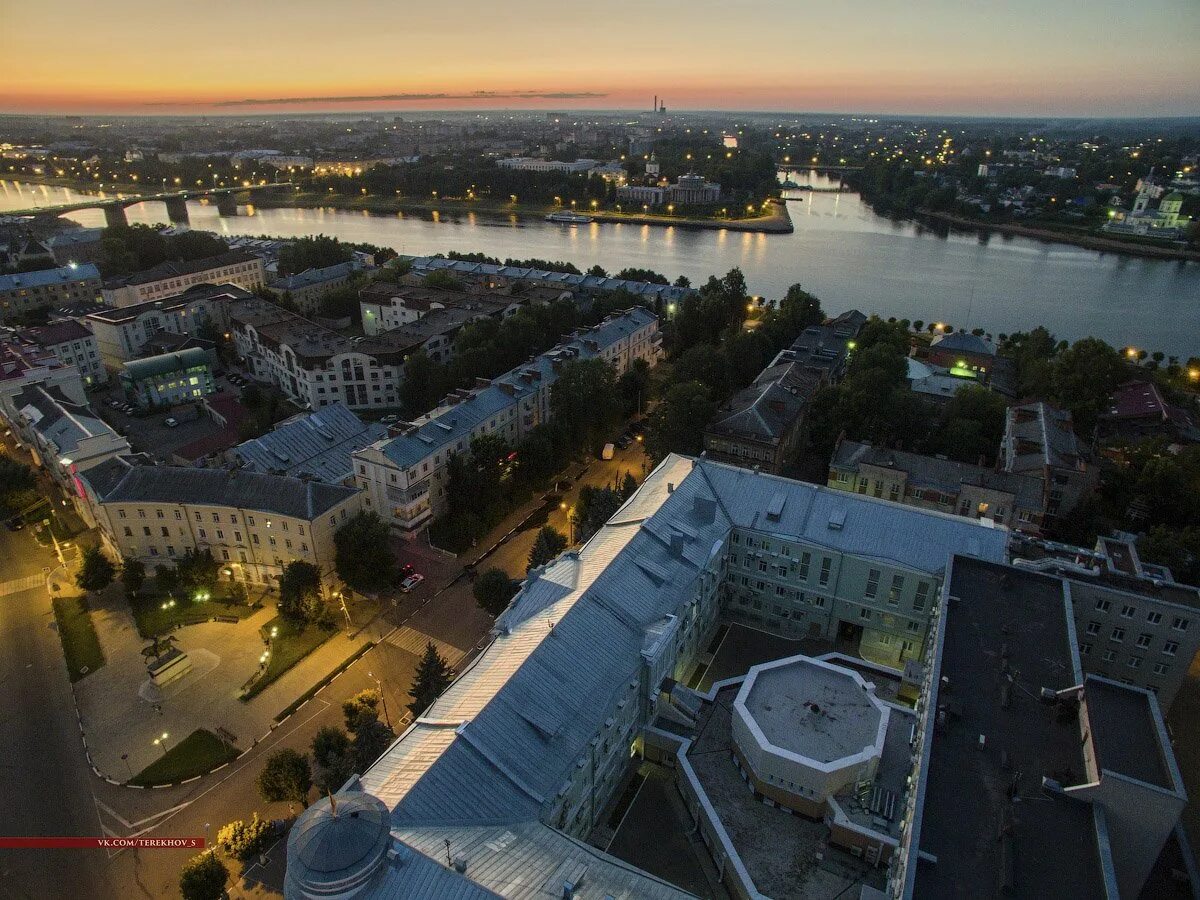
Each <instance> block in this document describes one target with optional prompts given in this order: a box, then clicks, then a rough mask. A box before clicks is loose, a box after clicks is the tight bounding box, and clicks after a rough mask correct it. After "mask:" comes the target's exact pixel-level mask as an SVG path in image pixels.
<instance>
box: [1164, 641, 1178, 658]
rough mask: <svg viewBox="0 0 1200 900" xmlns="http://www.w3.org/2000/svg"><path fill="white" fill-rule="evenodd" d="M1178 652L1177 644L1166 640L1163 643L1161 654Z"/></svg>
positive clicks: (1167, 654) (1166, 654) (1171, 654)
mask: <svg viewBox="0 0 1200 900" xmlns="http://www.w3.org/2000/svg"><path fill="white" fill-rule="evenodd" d="M1178 652H1179V645H1178V644H1177V643H1175V642H1174V641H1167V642H1166V643H1165V644H1163V656H1174V655H1175V654H1176V653H1178Z"/></svg>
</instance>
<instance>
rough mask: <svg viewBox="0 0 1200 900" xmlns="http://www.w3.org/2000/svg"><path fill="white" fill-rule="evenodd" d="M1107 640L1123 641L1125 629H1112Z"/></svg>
mask: <svg viewBox="0 0 1200 900" xmlns="http://www.w3.org/2000/svg"><path fill="white" fill-rule="evenodd" d="M1109 640H1110V641H1117V642H1120V641H1123V640H1125V629H1124V628H1114V629H1113V630H1112V635H1111V636H1110V637H1109Z"/></svg>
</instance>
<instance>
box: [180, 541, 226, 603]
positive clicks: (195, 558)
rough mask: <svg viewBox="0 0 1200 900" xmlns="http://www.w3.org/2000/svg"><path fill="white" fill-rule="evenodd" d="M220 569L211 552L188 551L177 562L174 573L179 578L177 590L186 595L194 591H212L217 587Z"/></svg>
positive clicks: (192, 549)
mask: <svg viewBox="0 0 1200 900" xmlns="http://www.w3.org/2000/svg"><path fill="white" fill-rule="evenodd" d="M220 570H221V567H220V565H219V564H218V563H217V560H216V558H215V557H214V556H213V555H212V551H211V550H208V549H205V550H197V549H194V548H190V549H188V550H187V551H186V552H185V553H184V554H183V556H182V557H181V558H180V560H179V562H177V563H176V564H175V571H176V573H177V575H178V577H179V589H180V590H182V591H185V592H187V593H195V592H196V591H208V592H211V591H213V590H214V589H215V588H216V586H217V579H218V577H219V576H220Z"/></svg>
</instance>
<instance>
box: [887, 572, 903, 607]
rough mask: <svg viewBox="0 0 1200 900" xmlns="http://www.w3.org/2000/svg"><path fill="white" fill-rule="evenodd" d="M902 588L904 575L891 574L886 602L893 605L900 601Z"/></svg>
mask: <svg viewBox="0 0 1200 900" xmlns="http://www.w3.org/2000/svg"><path fill="white" fill-rule="evenodd" d="M903 590H904V576H903V575H893V576H892V586H891V588H889V589H888V603H890V604H891V605H892V606H895V605H896V604H897V603H899V602H900V594H901V592H902V591H903Z"/></svg>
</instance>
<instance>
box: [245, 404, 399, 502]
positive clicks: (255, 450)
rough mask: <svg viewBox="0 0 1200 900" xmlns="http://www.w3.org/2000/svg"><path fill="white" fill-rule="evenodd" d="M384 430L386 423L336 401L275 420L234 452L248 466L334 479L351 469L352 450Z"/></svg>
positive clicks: (384, 431)
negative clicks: (366, 418) (365, 418)
mask: <svg viewBox="0 0 1200 900" xmlns="http://www.w3.org/2000/svg"><path fill="white" fill-rule="evenodd" d="M386 435H387V426H385V425H381V424H379V423H377V422H364V421H363V420H362V419H360V418H359V417H358V416H356V415H355V414H354V413H352V412H351V411H350V409H349V408H348V407H347V406H346V405H345V404H344V403H342V402H341V401H338V402H337V403H331V404H330V405H329V406H323V407H321V409H319V410H317V411H315V412H311V413H305V414H302V415H299V416H294V417H293V418H291V419H288V420H287V421H285V422H280V423H279V424H278V425H276V426H275V427H274V428H273V429H272V430H271V431H269V432H268V433H267V434H264V435H263V436H262V437H257V438H254V439H253V440H249V441H245V442H244V443H241V444H239V445H238V446H237V447H235V448H233V452H234V453H235V454H236V455H237V457H238V459H240V460H241V461H242V463H243V464H244V466H245V467H246V468H247V469H248V470H252V471H256V472H282V473H283V474H287V475H301V474H308V475H311V476H312V477H314V478H317V479H319V480H321V481H326V482H329V483H331V484H337V483H338V482H340V481H343V480H344V479H346V478H348V477H349V476H350V475H352V474H353V472H354V460H353V453H354V452H355V451H356V450H361V449H362V448H363V447H367V446H369V445H370V444H373V443H374V442H375V441H378V440H380V439H381V438H383V437H385V436H386Z"/></svg>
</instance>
